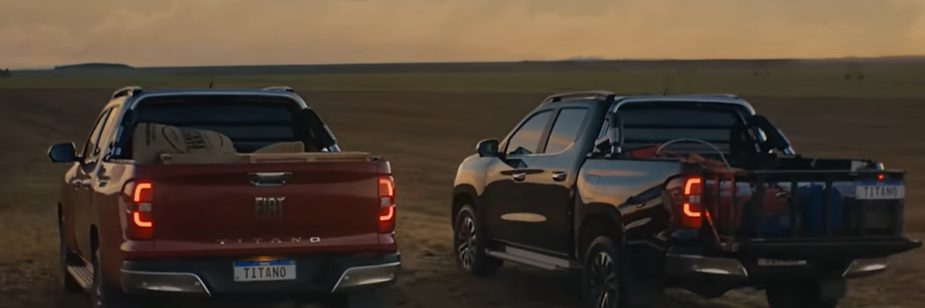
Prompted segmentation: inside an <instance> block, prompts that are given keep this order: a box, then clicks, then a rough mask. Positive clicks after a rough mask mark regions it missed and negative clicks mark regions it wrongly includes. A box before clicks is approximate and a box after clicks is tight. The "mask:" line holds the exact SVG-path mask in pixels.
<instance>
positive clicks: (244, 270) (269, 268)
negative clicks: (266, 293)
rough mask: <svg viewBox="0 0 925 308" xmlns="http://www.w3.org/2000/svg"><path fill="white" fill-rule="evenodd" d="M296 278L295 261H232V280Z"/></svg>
mask: <svg viewBox="0 0 925 308" xmlns="http://www.w3.org/2000/svg"><path fill="white" fill-rule="evenodd" d="M295 278H296V268H295V261H293V260H274V261H238V262H235V263H234V281H239V282H248V281H277V280H294V279H295Z"/></svg>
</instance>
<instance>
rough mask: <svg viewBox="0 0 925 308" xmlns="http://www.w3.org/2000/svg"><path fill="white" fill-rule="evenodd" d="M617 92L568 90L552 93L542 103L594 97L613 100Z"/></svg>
mask: <svg viewBox="0 0 925 308" xmlns="http://www.w3.org/2000/svg"><path fill="white" fill-rule="evenodd" d="M616 96H617V94H615V93H613V92H610V91H582V92H570V93H559V94H553V95H550V96H549V97H546V99H544V100H543V104H549V103H557V102H562V101H573V100H579V99H595V100H604V101H607V100H610V101H613V100H614V98H616Z"/></svg>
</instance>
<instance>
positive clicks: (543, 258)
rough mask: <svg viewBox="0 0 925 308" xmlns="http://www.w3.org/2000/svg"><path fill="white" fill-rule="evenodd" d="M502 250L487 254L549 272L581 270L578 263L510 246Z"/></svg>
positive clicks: (489, 251) (490, 251) (487, 252)
mask: <svg viewBox="0 0 925 308" xmlns="http://www.w3.org/2000/svg"><path fill="white" fill-rule="evenodd" d="M501 249H502V250H503V251H496V250H487V251H485V253H486V254H487V255H489V256H492V257H495V258H498V259H503V260H508V261H513V262H517V263H522V264H526V265H530V266H535V267H539V268H542V269H547V270H557V269H577V268H581V266H579V265H578V263H577V262H574V261H571V260H566V259H560V258H556V257H550V256H547V255H544V254H539V253H535V252H532V251H527V250H523V249H518V248H513V247H508V246H505V247H503V248H501Z"/></svg>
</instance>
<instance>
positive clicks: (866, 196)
mask: <svg viewBox="0 0 925 308" xmlns="http://www.w3.org/2000/svg"><path fill="white" fill-rule="evenodd" d="M854 187H855V188H854V190H855V195H856V198H857V200H896V199H904V198H906V186H905V185H903V184H902V183H901V182H898V181H865V182H857V183H855V186H854Z"/></svg>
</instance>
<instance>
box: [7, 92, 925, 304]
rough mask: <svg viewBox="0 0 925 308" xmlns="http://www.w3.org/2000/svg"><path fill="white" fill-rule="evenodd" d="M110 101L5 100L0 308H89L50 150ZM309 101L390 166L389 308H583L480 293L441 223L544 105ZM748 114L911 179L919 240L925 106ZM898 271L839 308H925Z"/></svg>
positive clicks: (918, 277) (74, 137)
mask: <svg viewBox="0 0 925 308" xmlns="http://www.w3.org/2000/svg"><path fill="white" fill-rule="evenodd" d="M297 90H298V89H297ZM110 93H111V89H95V90H91V89H87V90H64V89H31V90H28V89H0V145H2V146H0V307H23V308H51V307H77V308H84V307H89V304H88V302H87V300H86V298H85V297H83V296H80V295H74V296H64V295H63V294H62V293H61V292H60V291H58V287H57V279H58V277H57V276H58V274H57V266H58V265H57V259H56V250H57V238H56V237H57V230H56V228H55V226H56V224H55V207H54V204H55V202H56V198H57V196H56V194H57V190H56V189H57V186H56V185H57V184H58V182H59V181H60V180H61V176H62V172H63V171H64V169H65V167H64V166H61V165H53V164H51V163H48V162H47V159H46V156H45V150H46V148H47V146H48V145H49V144H52V143H57V142H63V141H77V142H81V141H82V140H83V138H85V135H86V134H87V130H88V129H89V126H90V125H91V124H92V123H91V121H92V120H93V118H94V117H95V116H96V115H97V112H98V111H99V108H100V107H101V106H102V105H103V104H104V103H105V101H106V98H107V96H108V95H109V94H110ZM303 95H304V96H305V97H306V99H307V100H309V102H310V104H311V105H312V106H314V107H315V108H316V109H317V110H319V111H320V112H321V113H322V115H323V116H324V117H325V120H327V121H328V122H329V124H330V126H331V127H332V129H333V130H334V131H335V133H336V134H337V135H338V137H339V139H340V141H341V143H342V145H343V148H345V149H359V150H365V151H371V152H374V153H378V154H382V155H385V156H386V157H387V158H389V159H390V160H391V161H392V163H393V167H394V170H395V172H396V178H397V182H398V185H399V193H400V195H399V196H400V197H399V207H400V208H401V212H400V216H399V225H400V226H399V231H398V233H399V236H400V241H401V247H402V250H403V251H404V253H405V260H406V266H405V269H404V273H403V275H402V278H401V282H400V283H399V284H398V285H396V286H395V287H394V288H393V289H392V290H391V291H390V293H389V298H388V301H389V303H390V305H391V306H392V307H425V308H463V307H486V308H492V307H524V308H526V307H544V308H559V307H563V308H564V307H576V303H577V300H578V299H577V293H576V292H575V290H574V287H573V284H570V281H569V280H567V279H566V276H564V275H562V274H557V273H547V272H542V271H538V270H533V269H528V268H525V267H519V266H508V267H505V269H504V270H502V271H501V273H500V274H499V275H497V276H495V277H490V278H483V279H476V278H471V277H468V276H466V275H463V274H461V273H460V271H458V270H457V269H456V268H455V265H454V263H453V261H452V259H451V258H450V257H449V251H450V248H449V247H450V244H449V243H450V230H449V223H448V222H447V216H448V205H449V197H450V196H449V193H450V188H451V186H452V179H453V175H454V172H455V170H456V166H457V164H458V163H459V162H460V160H461V159H462V158H463V157H465V156H467V155H469V154H470V153H471V152H472V151H473V147H474V145H475V143H476V142H477V141H478V140H479V139H481V138H485V137H503V136H504V134H506V133H507V131H508V130H509V129H510V128H511V126H512V125H513V124H515V123H516V121H517V120H519V119H520V118H521V116H522V115H523V114H524V113H525V112H527V111H528V110H529V109H531V108H533V107H534V106H535V105H536V104H537V103H538V102H539V100H540V99H541V98H542V97H543V96H544V95H543V94H542V93H540V94H537V93H534V94H517V93H505V94H484V93H483V94H449V93H442V94H441V93H410V92H407V93H397V92H392V93H388V92H363V93H339V92H319V93H307V94H303ZM750 100H751V101H752V103H753V104H754V105H755V106H756V107H757V108H758V110H760V112H762V113H764V114H766V115H769V116H770V118H771V119H772V120H774V121H775V122H776V124H778V125H779V126H781V127H782V128H783V129H784V130H785V132H786V133H787V134H788V135H789V136H790V138H791V139H792V142H793V143H794V144H795V146H796V148H797V150H798V151H801V152H803V153H804V154H808V155H825V156H834V157H861V156H866V157H873V158H877V159H880V160H883V161H885V162H886V164H887V166H888V167H895V168H903V169H906V170H908V171H909V172H910V175H909V183H908V184H907V185H908V187H909V189H907V191H908V202H907V206H908V208H909V210H908V215H907V226H908V229H909V230H910V231H911V232H914V233H912V234H913V235H914V236H918V237H920V238H921V237H925V233H922V232H925V211H923V210H918V208H920V207H921V204H922V203H923V202H925V193H923V192H922V191H921V190H918V189H916V188H923V186H925V176H923V174H925V160H922V159H921V158H922V155H921V153H923V152H925V142H922V141H921V138H922V137H923V136H925V134H923V133H922V131H925V121H922V115H925V101H923V100H919V101H914V100H908V101H901V100H895V99H892V100H874V99H866V100H861V99H805V98H803V99H801V98H762V97H754V98H752V99H750ZM900 262H901V263H900V264H899V265H898V266H896V267H894V268H893V269H892V270H891V271H890V272H889V273H887V274H885V275H881V276H878V277H874V278H869V279H865V280H860V281H857V282H855V283H853V284H852V287H851V290H850V292H851V294H850V296H849V299H848V300H846V301H845V305H843V307H877V308H887V307H903V308H913V307H925V304H923V303H925V251H923V250H919V251H915V252H911V253H909V254H906V255H904V256H903V258H902V259H901V260H900ZM671 293H672V297H671V298H672V301H671V302H672V304H671V307H702V308H705V307H717V308H719V307H727V308H728V307H765V304H764V303H763V296H762V295H761V293H760V292H746V291H743V292H734V293H731V294H728V295H727V296H725V297H723V298H722V299H719V300H713V301H701V300H698V299H697V298H696V297H694V296H691V295H689V294H687V293H684V292H671ZM191 306H192V305H191ZM247 306H250V305H247ZM196 307H199V306H198V305H196ZM223 307H227V306H223ZM290 307H291V306H290Z"/></svg>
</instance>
